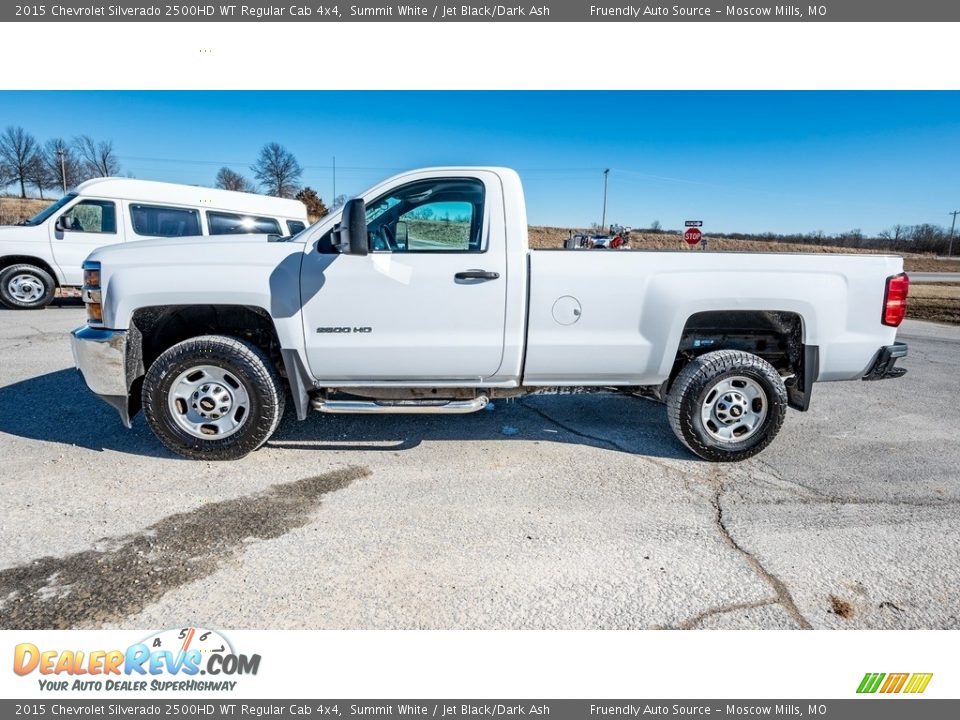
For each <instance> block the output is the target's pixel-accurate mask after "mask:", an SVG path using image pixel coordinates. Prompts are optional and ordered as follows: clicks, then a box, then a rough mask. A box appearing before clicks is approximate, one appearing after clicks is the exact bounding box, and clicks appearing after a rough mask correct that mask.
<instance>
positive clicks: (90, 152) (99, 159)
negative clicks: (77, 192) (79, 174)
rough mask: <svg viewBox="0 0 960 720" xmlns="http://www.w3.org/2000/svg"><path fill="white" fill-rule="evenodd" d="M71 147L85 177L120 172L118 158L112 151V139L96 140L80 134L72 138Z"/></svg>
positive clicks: (107, 175)
mask: <svg viewBox="0 0 960 720" xmlns="http://www.w3.org/2000/svg"><path fill="white" fill-rule="evenodd" d="M73 147H74V149H75V150H76V153H77V158H78V159H79V160H80V166H81V167H82V169H83V174H84V175H85V176H86V177H88V178H92V177H111V176H114V175H119V174H120V160H119V159H117V156H116V154H115V153H114V152H113V141H112V140H101V141H100V142H97V141H96V140H94V139H93V138H92V137H90V136H89V135H81V136H80V137H78V138H74V141H73Z"/></svg>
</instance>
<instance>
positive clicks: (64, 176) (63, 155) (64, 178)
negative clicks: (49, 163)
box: [57, 148, 67, 195]
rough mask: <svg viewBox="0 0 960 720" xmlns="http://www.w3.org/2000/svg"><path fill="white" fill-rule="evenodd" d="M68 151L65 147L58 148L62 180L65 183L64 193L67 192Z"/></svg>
mask: <svg viewBox="0 0 960 720" xmlns="http://www.w3.org/2000/svg"><path fill="white" fill-rule="evenodd" d="M66 155H67V154H66V153H65V152H64V151H63V148H57V157H58V158H59V159H60V182H61V184H62V185H63V194H64V195H66V194H67V164H66V162H65V158H66Z"/></svg>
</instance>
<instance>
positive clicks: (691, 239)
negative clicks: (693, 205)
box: [683, 227, 701, 245]
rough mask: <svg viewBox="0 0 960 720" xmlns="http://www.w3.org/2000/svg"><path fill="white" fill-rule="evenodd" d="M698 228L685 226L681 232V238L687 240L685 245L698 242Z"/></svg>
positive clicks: (699, 235)
mask: <svg viewBox="0 0 960 720" xmlns="http://www.w3.org/2000/svg"><path fill="white" fill-rule="evenodd" d="M700 237H701V233H700V229H699V228H695V227H692V228H687V229H686V231H684V233H683V239H684V240H686V241H687V245H696V244H697V243H698V242H700Z"/></svg>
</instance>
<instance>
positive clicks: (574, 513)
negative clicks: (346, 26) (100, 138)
mask: <svg viewBox="0 0 960 720" xmlns="http://www.w3.org/2000/svg"><path fill="white" fill-rule="evenodd" d="M81 321H82V311H81V310H80V309H79V308H78V307H77V306H76V305H75V304H72V303H71V302H70V301H65V306H64V307H58V308H49V309H47V310H44V311H40V312H31V313H24V312H20V313H18V312H11V311H0V454H2V457H3V468H4V472H3V473H2V476H0V518H2V523H0V626H2V627H4V628H11V627H17V628H31V627H36V628H59V627H125V628H141V629H142V628H147V627H149V628H155V627H171V626H180V625H186V624H188V623H189V624H194V625H201V626H206V627H217V628H222V629H230V628H652V627H679V628H807V627H814V628H958V627H960V594H958V593H957V592H956V587H957V586H958V585H960V551H958V547H960V543H958V540H960V513H958V512H957V508H958V502H960V473H958V472H957V467H958V463H960V449H958V448H960V443H958V441H957V439H956V428H957V427H958V426H960V403H958V396H960V392H958V389H960V385H958V383H957V382H956V378H957V375H958V370H960V367H958V366H960V328H956V327H946V326H938V325H933V324H925V323H919V322H910V321H908V322H907V323H905V324H904V326H903V328H902V329H901V333H900V337H901V339H905V340H906V341H907V342H908V343H909V344H910V357H909V358H908V359H907V360H906V362H905V363H904V366H905V367H907V368H909V370H910V372H909V373H908V374H907V375H906V376H905V377H904V378H902V379H900V380H895V381H886V382H879V383H862V382H849V383H833V384H823V385H817V386H816V388H815V391H814V400H813V406H812V409H811V411H810V412H808V413H796V412H793V411H791V412H790V413H789V415H788V418H787V422H786V424H785V426H784V429H783V430H782V432H781V434H780V436H779V438H778V439H777V440H776V441H775V442H774V444H773V445H772V446H771V447H770V448H769V449H768V450H766V451H765V452H764V453H763V454H761V455H760V456H759V457H758V458H754V459H753V460H750V461H748V462H745V463H742V464H739V465H722V466H721V465H711V464H708V463H704V462H701V461H699V460H697V459H695V458H693V457H691V456H690V455H689V454H687V452H686V451H685V450H684V449H683V448H682V446H680V444H679V443H678V442H677V441H676V440H675V439H674V437H673V435H672V433H671V432H670V429H669V427H668V426H667V421H666V415H665V412H664V408H663V407H662V406H661V405H658V404H655V403H652V402H649V401H646V400H641V399H636V398H628V397H619V396H603V395H579V396H560V397H537V398H527V399H524V400H522V401H517V402H512V403H505V402H498V403H496V407H495V408H494V409H493V410H492V411H488V412H482V413H479V414H477V415H472V416H464V417H456V418H442V417H424V416H406V417H405V416H382V417H369V416H368V417H364V416H326V415H320V414H315V415H314V416H313V417H311V418H310V419H308V420H307V421H306V422H304V423H297V422H296V421H295V420H294V419H293V418H292V417H290V416H289V415H288V417H287V418H285V420H284V422H283V423H282V425H281V427H280V429H279V430H278V432H277V434H276V436H275V437H274V439H273V440H272V441H271V442H270V443H269V444H268V445H267V446H266V447H265V448H264V449H262V450H260V451H258V452H257V453H255V454H253V455H251V456H249V457H248V458H246V459H244V460H242V461H238V462H234V463H204V462H189V461H186V460H181V459H179V458H177V457H175V456H173V455H171V454H169V453H167V452H166V451H165V450H164V449H163V448H162V447H161V446H160V444H159V442H157V441H156V440H155V439H154V438H153V436H152V435H151V434H150V432H149V430H148V429H147V428H146V425H145V423H144V421H143V418H142V416H140V417H138V418H137V419H136V421H135V422H134V427H133V429H132V430H129V431H128V430H125V429H124V428H123V427H122V426H121V425H120V423H119V421H118V420H117V418H116V416H115V413H114V412H113V410H112V409H110V408H109V407H108V406H107V405H105V404H104V403H102V402H100V401H99V400H97V399H96V398H95V397H93V396H92V395H90V394H89V393H88V392H87V391H86V388H85V387H84V385H83V382H82V380H81V379H80V377H79V376H78V375H77V373H76V372H75V371H74V370H73V369H72V367H71V366H72V363H71V358H70V350H69V344H68V342H67V332H68V330H70V329H71V328H73V327H75V326H77V325H79V324H80V323H81Z"/></svg>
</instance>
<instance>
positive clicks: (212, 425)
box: [143, 335, 286, 460]
mask: <svg viewBox="0 0 960 720" xmlns="http://www.w3.org/2000/svg"><path fill="white" fill-rule="evenodd" d="M204 378H208V379H209V380H205V379H204ZM191 383H193V384H192V385H191ZM184 388H186V389H187V390H188V391H189V390H194V388H195V391H194V393H190V394H188V395H187V401H188V402H190V404H191V405H192V408H191V407H188V405H187V404H186V403H184V402H183V401H182V399H178V398H181V397H182V395H183V392H184ZM178 393H179V395H178ZM195 393H197V394H200V393H206V396H209V397H212V398H213V400H214V402H215V403H216V404H219V403H220V402H221V401H219V400H218V397H223V398H227V399H226V400H222V402H223V403H224V407H225V408H229V409H228V411H227V412H226V413H225V414H223V415H203V409H207V410H208V411H209V410H210V407H207V408H204V406H203V397H204V395H203V394H201V395H200V397H199V398H198V397H197V395H196V394H195ZM193 399H196V400H197V402H199V403H200V407H198V405H197V404H195V403H193V402H192V400H193ZM285 400H286V393H285V389H284V386H283V382H282V381H281V379H280V376H279V375H278V374H277V371H276V369H275V368H274V366H273V363H272V362H271V361H270V358H269V357H267V355H266V354H265V353H264V352H263V351H262V350H260V348H258V347H256V346H255V345H251V344H250V343H248V342H245V341H243V340H238V339H236V338H232V337H228V336H225V335H203V336H201V337H195V338H191V339H189V340H184V341H183V342H180V343H177V344H176V345H174V346H173V347H171V348H169V349H167V350H166V351H164V352H163V353H162V354H161V355H160V357H158V358H157V359H156V360H155V361H154V362H153V364H152V365H151V366H150V369H149V370H147V374H146V376H145V377H144V380H143V410H144V415H145V416H146V418H147V424H148V425H149V426H150V429H151V430H153V433H154V434H155V435H156V436H157V438H158V439H159V440H160V442H162V443H163V444H164V446H165V447H166V448H167V449H168V450H171V451H172V452H175V453H177V454H178V455H181V456H183V457H185V458H189V459H191V460H238V459H240V458H242V457H244V456H245V455H248V454H249V453H251V452H253V451H254V450H256V449H257V448H259V447H260V446H261V445H263V444H264V443H265V442H266V441H267V440H269V439H270V436H271V435H273V433H274V431H275V430H276V429H277V425H278V424H279V423H280V418H282V417H283V410H284V404H285ZM241 406H242V407H243V408H244V411H243V414H242V415H241V419H240V420H239V421H237V420H236V414H235V412H236V411H237V410H239V408H240V407H241ZM193 408H196V410H194V409H193ZM218 409H223V408H216V407H214V408H213V412H216V411H217V410H218ZM178 411H179V412H178ZM198 413H199V415H198ZM201 416H202V417H201ZM216 423H226V425H224V426H223V428H224V429H223V430H221V429H218V425H217V424H216ZM191 429H192V431H191ZM211 431H213V432H212V434H210V439H206V437H203V435H204V433H205V432H206V433H210V432H211ZM221 431H222V432H225V433H229V434H226V435H225V436H223V437H216V433H217V432H221ZM198 432H199V435H198Z"/></svg>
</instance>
